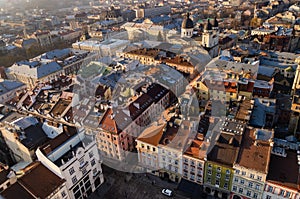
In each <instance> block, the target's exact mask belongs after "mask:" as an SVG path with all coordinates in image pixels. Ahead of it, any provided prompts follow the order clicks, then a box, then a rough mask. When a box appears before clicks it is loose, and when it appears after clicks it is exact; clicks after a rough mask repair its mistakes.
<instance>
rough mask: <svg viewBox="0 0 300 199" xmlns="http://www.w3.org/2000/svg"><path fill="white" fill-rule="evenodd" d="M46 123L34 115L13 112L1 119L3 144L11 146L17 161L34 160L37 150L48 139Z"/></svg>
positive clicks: (12, 155) (0, 127) (11, 151)
mask: <svg viewBox="0 0 300 199" xmlns="http://www.w3.org/2000/svg"><path fill="white" fill-rule="evenodd" d="M43 126H44V124H43V123H42V122H40V121H39V120H37V119H36V118H34V117H32V116H27V115H23V114H20V113H17V112H11V113H9V114H8V115H7V116H6V117H4V118H3V119H2V120H1V126H0V131H1V135H2V137H3V139H4V140H3V142H4V143H2V144H3V145H6V146H7V147H8V148H9V151H10V156H11V157H12V159H13V160H14V161H15V162H19V161H24V162H28V163H30V162H32V161H34V160H35V159H36V156H35V150H36V149H37V148H38V147H39V146H41V145H43V144H44V143H45V142H47V141H48V139H49V137H48V135H47V133H46V132H45V130H44V129H43Z"/></svg>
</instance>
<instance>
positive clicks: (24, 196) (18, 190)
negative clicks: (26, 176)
mask: <svg viewBox="0 0 300 199" xmlns="http://www.w3.org/2000/svg"><path fill="white" fill-rule="evenodd" d="M1 196H3V197H4V198H6V199H11V198H13V199H35V198H36V197H35V196H33V195H31V194H30V193H29V192H28V191H27V190H26V189H25V188H24V187H23V186H22V185H20V184H19V183H18V182H16V183H14V184H13V185H11V186H10V187H8V188H7V189H5V190H4V191H3V192H2V193H1Z"/></svg>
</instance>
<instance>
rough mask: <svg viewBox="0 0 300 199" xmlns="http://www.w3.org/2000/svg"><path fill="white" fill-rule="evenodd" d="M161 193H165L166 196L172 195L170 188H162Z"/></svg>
mask: <svg viewBox="0 0 300 199" xmlns="http://www.w3.org/2000/svg"><path fill="white" fill-rule="evenodd" d="M161 193H162V194H164V195H166V196H169V197H171V196H173V191H171V190H170V189H163V190H162V191H161Z"/></svg>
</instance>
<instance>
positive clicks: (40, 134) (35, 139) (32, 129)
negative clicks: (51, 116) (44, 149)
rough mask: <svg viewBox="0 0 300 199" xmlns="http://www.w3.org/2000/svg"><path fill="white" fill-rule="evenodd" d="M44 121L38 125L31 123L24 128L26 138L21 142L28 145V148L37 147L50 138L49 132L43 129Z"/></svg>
mask: <svg viewBox="0 0 300 199" xmlns="http://www.w3.org/2000/svg"><path fill="white" fill-rule="evenodd" d="M42 125H43V124H42V123H38V124H36V125H31V126H29V127H27V128H26V129H24V132H25V135H26V138H25V139H23V140H21V143H22V144H23V145H24V146H26V147H27V148H28V149H30V150H32V149H36V148H37V147H39V146H40V145H42V144H44V143H45V142H47V140H48V139H49V138H48V137H47V134H46V133H45V132H44V130H43V129H42Z"/></svg>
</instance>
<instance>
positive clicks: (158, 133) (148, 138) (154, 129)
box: [137, 124, 166, 146]
mask: <svg viewBox="0 0 300 199" xmlns="http://www.w3.org/2000/svg"><path fill="white" fill-rule="evenodd" d="M165 126H166V124H162V125H159V126H151V127H149V128H147V129H145V130H144V131H143V132H142V134H141V135H140V136H139V137H138V138H137V140H139V141H141V142H145V143H148V144H151V145H153V146H157V145H158V144H159V141H160V139H161V137H162V135H163V129H164V127H165Z"/></svg>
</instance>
